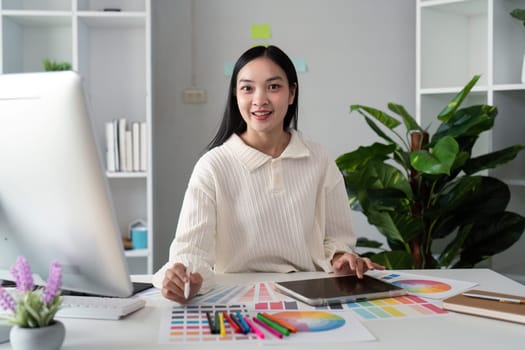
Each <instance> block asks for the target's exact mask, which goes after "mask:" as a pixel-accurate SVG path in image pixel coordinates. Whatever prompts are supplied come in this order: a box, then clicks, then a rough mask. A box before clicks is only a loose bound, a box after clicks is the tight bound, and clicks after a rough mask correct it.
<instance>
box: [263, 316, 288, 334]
mask: <svg viewBox="0 0 525 350" xmlns="http://www.w3.org/2000/svg"><path fill="white" fill-rule="evenodd" d="M257 318H258V319H259V320H261V321H262V322H264V323H266V324H267V325H268V326H270V327H272V328H273V329H275V330H276V331H278V332H279V333H282V334H283V335H290V330H289V329H288V328H284V327H283V326H281V325H280V324H278V323H275V322H273V321H270V320H269V319H267V318H266V317H264V316H263V315H262V314H261V313H260V312H259V313H258V314H257Z"/></svg>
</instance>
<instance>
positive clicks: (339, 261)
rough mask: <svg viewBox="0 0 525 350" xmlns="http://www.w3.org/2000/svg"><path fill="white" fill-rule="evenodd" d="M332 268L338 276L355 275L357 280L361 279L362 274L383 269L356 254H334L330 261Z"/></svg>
mask: <svg viewBox="0 0 525 350" xmlns="http://www.w3.org/2000/svg"><path fill="white" fill-rule="evenodd" d="M332 268H333V269H334V272H335V273H336V274H338V275H350V274H356V275H357V277H358V278H363V274H364V273H365V272H366V271H368V270H375V269H378V270H384V269H385V267H384V266H382V265H379V264H376V263H374V262H372V261H371V260H370V259H368V258H363V257H361V256H359V254H356V253H336V254H335V255H334V258H333V259H332Z"/></svg>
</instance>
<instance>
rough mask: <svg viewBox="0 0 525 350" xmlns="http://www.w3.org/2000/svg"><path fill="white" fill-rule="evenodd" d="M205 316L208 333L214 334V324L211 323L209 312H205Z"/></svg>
mask: <svg viewBox="0 0 525 350" xmlns="http://www.w3.org/2000/svg"><path fill="white" fill-rule="evenodd" d="M206 318H207V319H208V326H209V327H210V333H211V334H215V326H214V325H213V320H212V319H211V313H210V312H209V311H207V312H206Z"/></svg>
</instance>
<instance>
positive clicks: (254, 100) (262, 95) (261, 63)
mask: <svg viewBox="0 0 525 350" xmlns="http://www.w3.org/2000/svg"><path fill="white" fill-rule="evenodd" d="M235 93H236V96H237V105H238V107H239V111H240V112H241V115H242V118H243V119H244V121H245V122H246V125H247V132H248V133H252V132H257V133H276V132H282V131H283V123H284V117H285V116H286V112H287V111H288V106H289V105H290V104H292V103H293V101H294V98H295V87H292V88H290V84H289V82H288V79H287V78H286V74H285V72H284V71H283V70H282V68H281V67H279V66H278V65H277V64H275V63H274V62H273V61H272V60H271V59H269V58H268V57H259V58H256V59H254V60H252V61H250V62H248V63H247V64H246V65H245V66H244V67H242V69H241V70H240V71H239V73H238V74H237V90H236V92H235Z"/></svg>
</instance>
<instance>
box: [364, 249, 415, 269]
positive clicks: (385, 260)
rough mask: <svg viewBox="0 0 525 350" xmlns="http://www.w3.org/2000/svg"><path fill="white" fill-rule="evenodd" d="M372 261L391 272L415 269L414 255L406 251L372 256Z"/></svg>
mask: <svg viewBox="0 0 525 350" xmlns="http://www.w3.org/2000/svg"><path fill="white" fill-rule="evenodd" d="M370 259H371V260H372V261H373V262H375V263H377V264H380V265H383V266H384V267H385V268H387V269H389V270H400V269H413V268H414V260H413V259H412V255H410V253H408V252H405V251H400V250H396V251H389V252H381V253H378V254H374V255H372V256H370Z"/></svg>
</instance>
